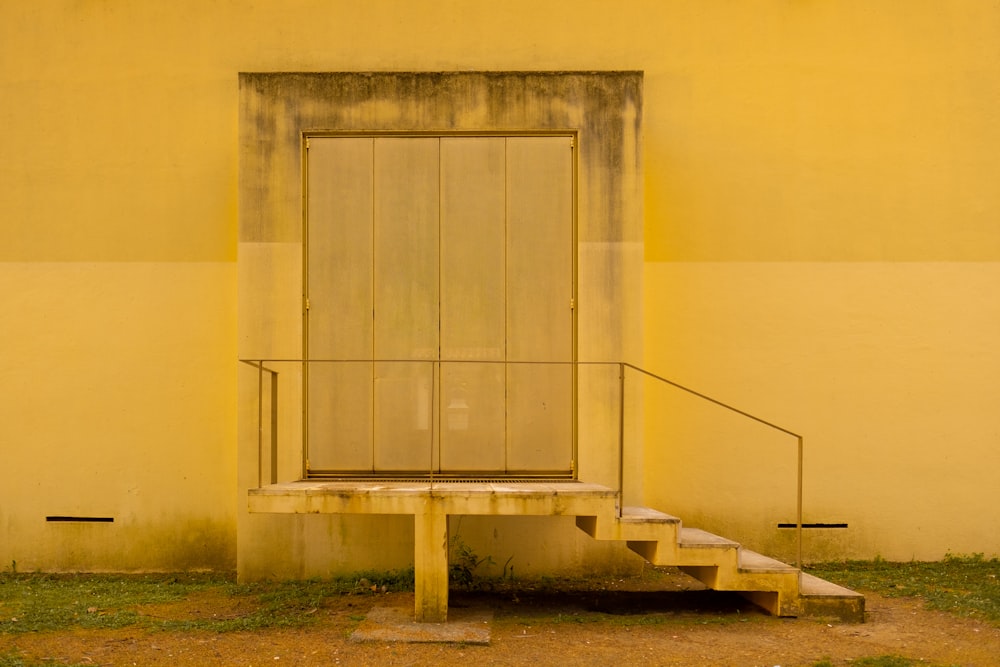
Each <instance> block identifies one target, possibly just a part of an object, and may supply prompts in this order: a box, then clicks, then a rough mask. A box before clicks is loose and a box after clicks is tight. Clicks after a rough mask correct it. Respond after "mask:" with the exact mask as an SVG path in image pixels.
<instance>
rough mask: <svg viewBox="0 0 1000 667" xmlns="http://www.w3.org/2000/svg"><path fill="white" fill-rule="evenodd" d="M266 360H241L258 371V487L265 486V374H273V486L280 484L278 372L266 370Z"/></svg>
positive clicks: (271, 468) (270, 476) (271, 477)
mask: <svg viewBox="0 0 1000 667" xmlns="http://www.w3.org/2000/svg"><path fill="white" fill-rule="evenodd" d="M265 361H270V360H266V359H257V360H252V359H240V362H241V363H244V364H247V365H248V366H252V367H254V368H256V369H257V486H258V487H261V486H263V485H264V373H270V374H271V415H270V417H271V433H270V436H271V438H270V443H271V452H270V454H271V462H270V463H271V464H270V475H268V477H269V480H270V483H271V484H277V482H278V371H276V370H273V369H271V368H265V366H264V362H265Z"/></svg>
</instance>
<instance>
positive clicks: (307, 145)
mask: <svg viewBox="0 0 1000 667" xmlns="http://www.w3.org/2000/svg"><path fill="white" fill-rule="evenodd" d="M306 150H309V137H306Z"/></svg>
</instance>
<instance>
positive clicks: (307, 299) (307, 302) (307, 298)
mask: <svg viewBox="0 0 1000 667" xmlns="http://www.w3.org/2000/svg"><path fill="white" fill-rule="evenodd" d="M306 310H309V297H306Z"/></svg>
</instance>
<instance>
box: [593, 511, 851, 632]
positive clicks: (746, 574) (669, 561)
mask: <svg viewBox="0 0 1000 667" xmlns="http://www.w3.org/2000/svg"><path fill="white" fill-rule="evenodd" d="M577 525H578V526H579V527H580V528H581V529H582V530H584V531H586V532H587V533H588V534H589V535H591V536H592V537H595V538H597V539H603V540H622V541H624V542H625V543H626V545H627V546H628V548H629V549H631V550H632V551H634V552H635V553H637V554H639V555H640V556H642V557H643V558H644V559H645V560H647V561H648V562H650V563H652V564H653V565H671V566H677V567H678V568H680V569H681V570H682V571H683V572H685V573H687V574H688V575H690V576H692V577H694V578H695V579H698V580H699V581H701V582H702V583H704V584H705V585H706V586H708V587H709V588H712V589H715V590H723V591H735V592H738V593H740V594H741V595H743V596H744V597H746V598H747V599H749V600H750V601H752V602H753V603H754V604H757V605H758V606H760V607H762V608H764V609H765V610H767V611H768V612H769V613H771V614H774V615H776V616H819V617H832V618H839V619H841V620H844V621H848V622H863V621H864V597H863V596H861V595H860V594H858V593H855V592H854V591H851V590H848V589H846V588H843V587H842V586H837V585H836V584H832V583H830V582H826V581H823V580H822V579H819V578H817V577H814V576H812V575H808V574H803V573H801V572H800V571H799V569H798V568H796V567H793V566H791V565H788V564H787V563H783V562H781V561H779V560H776V559H774V558H770V557H769V556H765V555H763V554H760V553H757V552H755V551H751V550H749V549H746V548H743V547H741V546H740V544H739V543H738V542H735V541H733V540H730V539H727V538H725V537H722V536H721V535H715V534H714V533H710V532H708V531H705V530H701V529H699V528H691V527H688V526H684V525H682V523H681V520H680V519H679V518H677V517H675V516H672V515H670V514H666V513H664V512H660V511H658V510H655V509H652V508H648V507H623V508H622V511H621V516H620V517H619V516H615V515H614V514H609V513H605V514H604V515H602V516H588V517H577Z"/></svg>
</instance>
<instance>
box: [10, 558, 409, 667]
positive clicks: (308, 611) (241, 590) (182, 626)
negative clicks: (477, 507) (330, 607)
mask: <svg viewBox="0 0 1000 667" xmlns="http://www.w3.org/2000/svg"><path fill="white" fill-rule="evenodd" d="M383 590H385V591H401V590H413V571H412V570H405V571H402V572H393V573H385V572H382V573H360V574H358V575H352V576H349V577H343V578H338V579H331V580H309V581H290V582H260V583H251V584H237V583H235V582H234V581H233V580H232V579H231V578H229V577H223V576H219V575H188V574H181V575H141V576H135V575H93V574H87V575H53V574H12V573H7V574H0V634H18V633H26V632H50V631H56V630H65V629H67V628H83V629H114V628H121V627H126V626H140V627H144V628H148V629H153V630H165V631H185V630H208V631H214V632H236V631H246V630H256V629H261V628H274V627H302V626H306V625H310V624H312V623H313V622H315V620H316V614H315V613H314V612H315V611H316V610H317V609H320V608H322V607H323V604H324V600H326V599H328V598H331V597H335V596H339V595H345V594H354V593H368V594H371V593H372V592H373V591H383ZM202 592H213V593H215V594H217V595H219V596H221V597H224V598H225V599H227V600H228V601H234V600H235V601H237V602H240V601H243V602H245V604H239V605H238V606H239V607H240V609H241V611H240V612H239V613H235V614H229V615H225V616H222V617H212V618H194V619H184V620H177V619H163V618H156V617H154V616H151V615H149V614H147V613H145V612H146V611H147V609H145V608H147V607H149V606H151V605H162V604H170V603H174V602H179V601H181V600H184V599H186V598H188V597H190V596H192V595H195V594H197V593H202ZM2 659H3V660H7V661H8V662H11V663H12V664H16V663H13V662H12V661H13V660H15V658H14V657H9V658H8V657H7V656H2ZM0 667H5V663H3V662H0Z"/></svg>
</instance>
